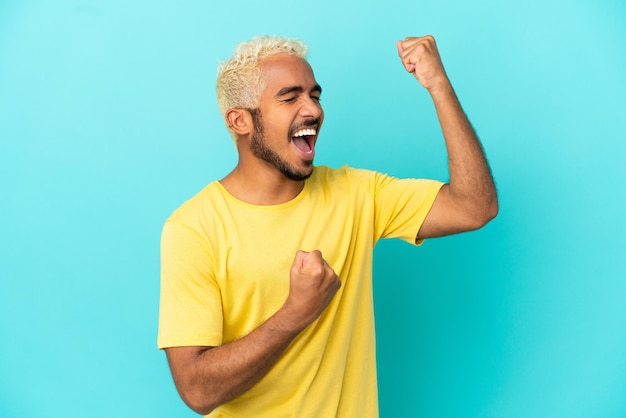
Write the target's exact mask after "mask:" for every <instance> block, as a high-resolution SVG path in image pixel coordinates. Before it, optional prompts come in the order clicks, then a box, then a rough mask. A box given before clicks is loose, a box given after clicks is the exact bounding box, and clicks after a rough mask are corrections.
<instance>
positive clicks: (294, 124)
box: [158, 36, 498, 418]
mask: <svg viewBox="0 0 626 418" xmlns="http://www.w3.org/2000/svg"><path fill="white" fill-rule="evenodd" d="M397 49H398V54H399V56H400V60H401V63H402V65H403V66H404V68H405V69H406V71H408V72H409V73H411V74H412V75H413V76H414V77H415V78H416V79H417V80H418V81H419V82H420V83H421V84H422V86H423V87H425V88H426V89H427V91H428V92H429V93H430V95H431V97H432V100H433V103H434V105H435V108H436V111H437V115H438V117H439V121H440V124H441V128H442V130H443V135H444V138H445V142H446V146H447V150H448V156H449V171H450V181H449V183H448V184H442V183H440V182H437V181H432V180H416V179H402V180H400V179H395V178H392V177H389V176H386V175H383V174H380V173H375V172H371V171H367V170H357V169H352V168H349V167H343V168H341V169H330V168H328V167H322V166H316V167H314V166H313V158H314V156H315V144H316V141H317V139H318V134H319V132H320V129H321V127H322V123H323V120H324V113H323V110H322V107H321V105H320V95H321V90H322V89H321V87H320V86H319V85H318V84H317V82H316V80H315V77H314V75H313V71H312V69H311V67H310V66H309V64H308V63H307V61H306V60H305V53H306V47H305V46H304V44H302V43H301V42H299V41H292V40H288V39H282V38H275V37H264V38H255V39H253V40H251V41H249V42H247V43H243V44H241V45H239V46H238V48H237V50H236V52H235V55H234V56H233V57H232V58H231V59H230V60H229V61H227V62H226V63H224V64H223V65H222V66H221V67H220V70H219V72H218V81H217V93H218V101H219V105H220V110H221V111H222V113H223V115H224V119H225V122H226V124H227V126H228V129H229V131H230V133H231V135H232V136H233V138H234V139H235V141H236V145H237V151H238V153H239V161H238V164H237V166H236V167H235V168H234V170H233V171H232V172H231V173H230V174H228V175H227V176H226V177H224V178H223V179H222V180H220V181H216V182H213V183H211V184H209V185H208V186H207V187H206V188H205V189H203V190H202V191H201V192H200V193H199V194H198V195H196V196H195V197H193V198H192V199H191V200H189V201H188V202H186V203H185V204H184V205H183V206H181V207H180V208H179V209H178V210H176V211H175V212H174V213H173V214H172V216H171V217H170V218H169V219H168V221H167V222H166V224H165V226H164V229H163V237H162V250H161V251H162V279H161V280H162V282H161V311H160V322H159V338H158V343H159V347H160V348H161V349H165V350H166V353H167V358H168V361H169V365H170V369H171V371H172V375H173V377H174V382H175V384H176V387H177V389H178V391H179V393H180V395H181V397H182V399H183V400H184V401H185V402H186V403H187V404H188V405H189V407H191V408H192V409H193V410H194V411H196V412H198V413H200V414H208V415H207V416H210V417H272V418H276V417H298V418H300V417H318V418H319V417H335V416H336V417H343V418H346V417H354V418H363V417H376V416H378V403H377V387H376V364H375V349H374V345H375V337H374V319H373V303H372V283H371V274H372V250H373V247H374V244H375V243H376V241H377V240H378V239H379V238H387V237H398V238H401V239H404V240H406V241H408V242H410V243H413V244H416V245H419V244H420V243H421V242H422V240H423V239H425V238H430V237H439V236H444V235H449V234H454V233H458V232H462V231H469V230H473V229H477V228H480V227H481V226H483V225H485V224H486V223H487V222H488V221H489V220H491V219H492V218H493V217H495V216H496V213H497V211H498V203H497V197H496V190H495V187H494V183H493V179H492V177H491V174H490V170H489V167H488V164H487V161H486V159H485V156H484V154H483V151H482V147H481V145H480V143H479V141H478V139H477V138H476V135H475V133H474V131H473V129H472V127H471V125H470V123H469V121H468V120H467V118H466V116H465V114H464V112H463V110H462V109H461V106H460V104H459V102H458V100H457V97H456V95H455V93H454V90H453V89H452V86H451V84H450V81H449V80H448V78H447V76H446V73H445V71H444V68H443V65H442V63H441V60H440V57H439V54H438V51H437V47H436V44H435V40H434V39H433V38H432V37H430V36H426V37H420V38H407V39H405V40H404V41H398V42H397Z"/></svg>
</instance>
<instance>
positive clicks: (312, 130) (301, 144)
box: [291, 127, 317, 158]
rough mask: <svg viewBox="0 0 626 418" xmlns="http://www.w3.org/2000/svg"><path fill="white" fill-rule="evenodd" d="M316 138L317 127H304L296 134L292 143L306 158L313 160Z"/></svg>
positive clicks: (292, 137) (292, 138)
mask: <svg viewBox="0 0 626 418" xmlns="http://www.w3.org/2000/svg"><path fill="white" fill-rule="evenodd" d="M316 136H317V127H302V128H300V129H298V130H296V132H294V134H293V135H292V136H291V141H292V142H293V144H294V145H295V146H296V148H298V150H300V152H302V154H304V156H305V157H309V158H312V157H313V155H314V154H315V138H316Z"/></svg>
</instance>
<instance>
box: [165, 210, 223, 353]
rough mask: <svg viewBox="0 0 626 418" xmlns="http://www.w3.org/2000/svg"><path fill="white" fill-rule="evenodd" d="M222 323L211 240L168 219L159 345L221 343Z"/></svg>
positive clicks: (177, 345)
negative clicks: (209, 241) (209, 242)
mask: <svg viewBox="0 0 626 418" xmlns="http://www.w3.org/2000/svg"><path fill="white" fill-rule="evenodd" d="M222 324H223V318H222V303H221V295H220V289H219V286H218V285H217V283H216V280H215V274H214V269H213V256H212V253H211V248H210V246H209V244H208V243H207V241H206V239H204V238H202V237H201V236H200V235H199V234H198V233H197V232H196V231H194V230H193V229H192V228H190V227H188V226H186V225H183V224H180V223H178V222H175V221H172V220H168V221H167V222H166V223H165V225H164V227H163V233H162V235H161V295H160V307H159V331H158V338H157V344H158V347H159V348H160V349H163V348H168V347H180V346H217V345H220V344H221V343H222V326H223V325H222Z"/></svg>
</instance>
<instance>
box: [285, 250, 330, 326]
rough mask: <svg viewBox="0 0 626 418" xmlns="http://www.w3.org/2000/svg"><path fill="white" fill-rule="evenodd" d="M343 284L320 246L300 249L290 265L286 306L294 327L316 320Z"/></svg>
mask: <svg viewBox="0 0 626 418" xmlns="http://www.w3.org/2000/svg"><path fill="white" fill-rule="evenodd" d="M340 287H341V282H340V281H339V277H337V274H335V271H334V270H333V269H332V268H331V267H330V266H329V265H328V263H327V262H326V260H324V258H323V257H322V253H321V252H320V251H318V250H315V251H311V252H306V251H298V252H297V253H296V256H295V258H294V260H293V263H292V265H291V272H290V282H289V296H288V297H287V301H286V302H285V305H284V306H283V308H284V309H287V310H288V311H289V313H290V315H289V316H290V318H291V319H292V321H293V324H292V325H293V326H294V327H295V328H299V329H303V328H305V327H306V326H307V325H309V324H310V323H311V322H313V321H315V319H317V318H318V317H319V316H320V314H321V313H322V312H323V311H324V309H326V307H327V306H328V305H329V304H330V301H331V300H332V299H333V297H334V296H335V293H337V291H338V290H339V288H340Z"/></svg>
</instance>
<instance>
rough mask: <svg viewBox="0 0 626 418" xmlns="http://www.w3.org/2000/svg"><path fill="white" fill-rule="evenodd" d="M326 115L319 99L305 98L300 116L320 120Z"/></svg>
mask: <svg viewBox="0 0 626 418" xmlns="http://www.w3.org/2000/svg"><path fill="white" fill-rule="evenodd" d="M323 114H324V110H323V109H322V105H321V104H320V102H319V99H315V98H313V97H308V98H305V99H304V101H303V103H302V106H301V107H300V115H301V116H302V117H305V118H315V119H319V118H320V117H321V116H322V115H323Z"/></svg>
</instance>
